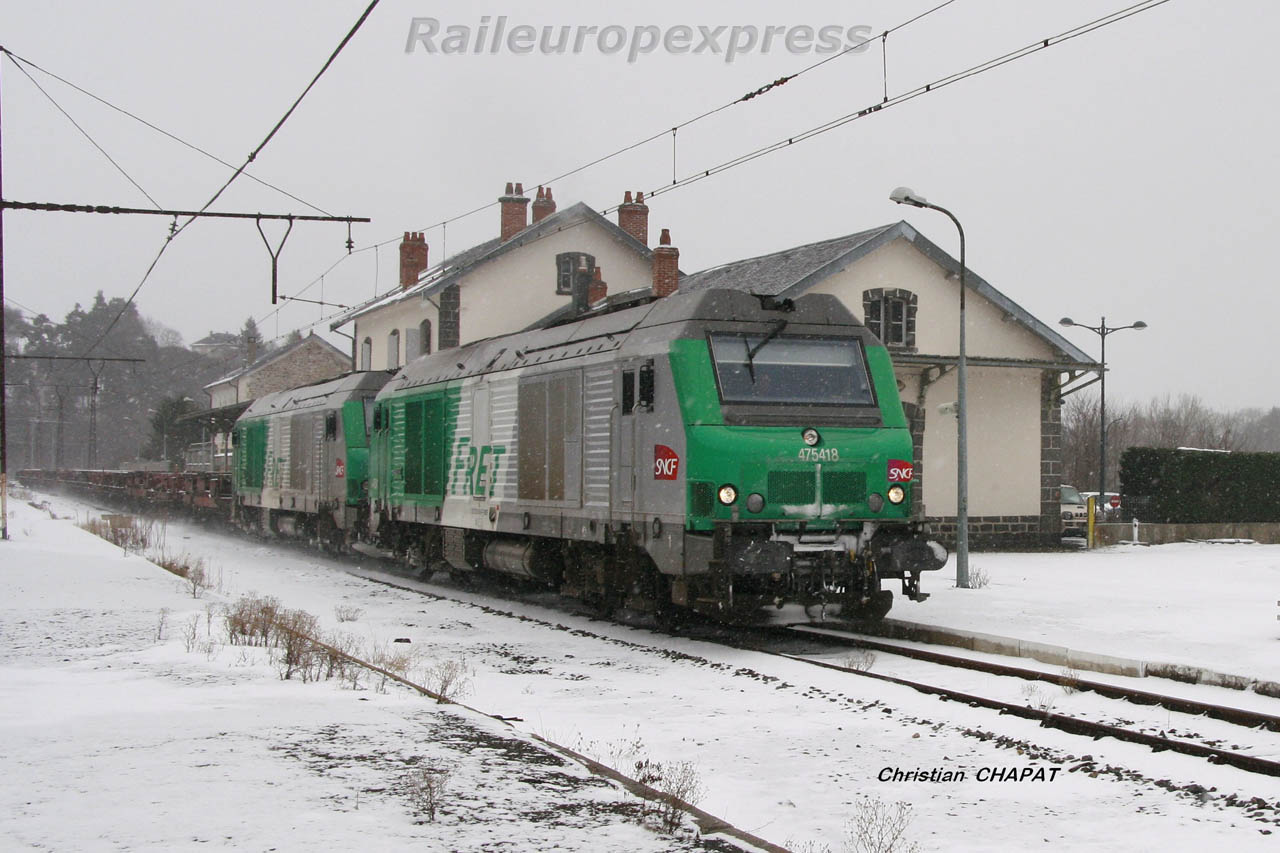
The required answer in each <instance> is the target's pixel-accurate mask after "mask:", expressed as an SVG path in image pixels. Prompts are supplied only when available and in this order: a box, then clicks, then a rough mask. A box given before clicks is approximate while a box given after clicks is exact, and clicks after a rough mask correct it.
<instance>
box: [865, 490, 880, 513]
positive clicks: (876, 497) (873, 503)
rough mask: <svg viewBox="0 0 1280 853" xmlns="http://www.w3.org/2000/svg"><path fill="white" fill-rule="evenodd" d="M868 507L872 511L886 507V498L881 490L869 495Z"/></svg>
mask: <svg viewBox="0 0 1280 853" xmlns="http://www.w3.org/2000/svg"><path fill="white" fill-rule="evenodd" d="M867 509H869V510H871V511H872V512H879V511H880V510H882V509H884V498H882V497H880V493H879V492H872V493H871V494H870V495H868V496H867Z"/></svg>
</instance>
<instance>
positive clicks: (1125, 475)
mask: <svg viewBox="0 0 1280 853" xmlns="http://www.w3.org/2000/svg"><path fill="white" fill-rule="evenodd" d="M1120 484H1121V486H1120V488H1121V491H1122V492H1123V493H1124V506H1125V510H1126V514H1128V515H1131V516H1133V517H1136V518H1137V519H1138V520H1139V521H1147V522H1153V523H1172V524H1202V523H1209V524H1212V523H1223V522H1237V521H1239V522H1243V521H1280V453H1215V452H1205V451H1197V450H1164V449H1158V448H1154V447H1131V448H1129V449H1128V450H1126V451H1125V452H1124V454H1123V455H1121V457H1120Z"/></svg>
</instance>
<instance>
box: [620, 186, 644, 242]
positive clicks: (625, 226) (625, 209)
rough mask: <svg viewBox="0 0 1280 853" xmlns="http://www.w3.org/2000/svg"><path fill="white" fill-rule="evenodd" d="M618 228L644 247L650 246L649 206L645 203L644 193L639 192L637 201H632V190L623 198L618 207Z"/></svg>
mask: <svg viewBox="0 0 1280 853" xmlns="http://www.w3.org/2000/svg"><path fill="white" fill-rule="evenodd" d="M618 227H619V228H621V229H622V230H623V231H626V232H627V233H628V234H630V235H631V236H632V237H635V238H636V239H637V240H639V241H640V242H641V243H643V244H644V245H646V246H647V245H649V205H647V204H645V203H644V192H643V191H641V192H637V193H636V198H635V201H632V200H631V190H627V192H626V195H624V196H623V197H622V204H620V205H619V206H618Z"/></svg>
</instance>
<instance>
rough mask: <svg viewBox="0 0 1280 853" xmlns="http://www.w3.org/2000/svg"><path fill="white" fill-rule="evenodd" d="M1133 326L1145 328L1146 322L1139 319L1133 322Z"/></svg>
mask: <svg viewBox="0 0 1280 853" xmlns="http://www.w3.org/2000/svg"><path fill="white" fill-rule="evenodd" d="M1133 327H1134V328H1135V329H1145V328H1146V327H1147V324H1146V323H1144V322H1142V321H1141V320H1139V321H1137V322H1136V323H1134V324H1133Z"/></svg>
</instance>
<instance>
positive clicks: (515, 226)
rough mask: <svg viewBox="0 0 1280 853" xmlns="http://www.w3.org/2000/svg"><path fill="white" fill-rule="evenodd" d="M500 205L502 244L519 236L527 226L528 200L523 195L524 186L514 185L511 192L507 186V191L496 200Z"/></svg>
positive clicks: (509, 186) (509, 185)
mask: <svg viewBox="0 0 1280 853" xmlns="http://www.w3.org/2000/svg"><path fill="white" fill-rule="evenodd" d="M498 201H499V202H500V203H501V205H502V233H501V237H502V242H504V243H505V242H506V241H508V240H510V239H511V238H512V237H514V236H516V235H517V234H519V233H520V232H521V231H523V230H524V229H525V227H526V226H527V225H528V224H529V211H528V210H526V208H527V207H528V206H529V199H527V198H526V197H525V194H524V184H516V185H515V189H514V190H512V188H511V184H507V191H506V193H505V194H503V196H502V198H500V199H498Z"/></svg>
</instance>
